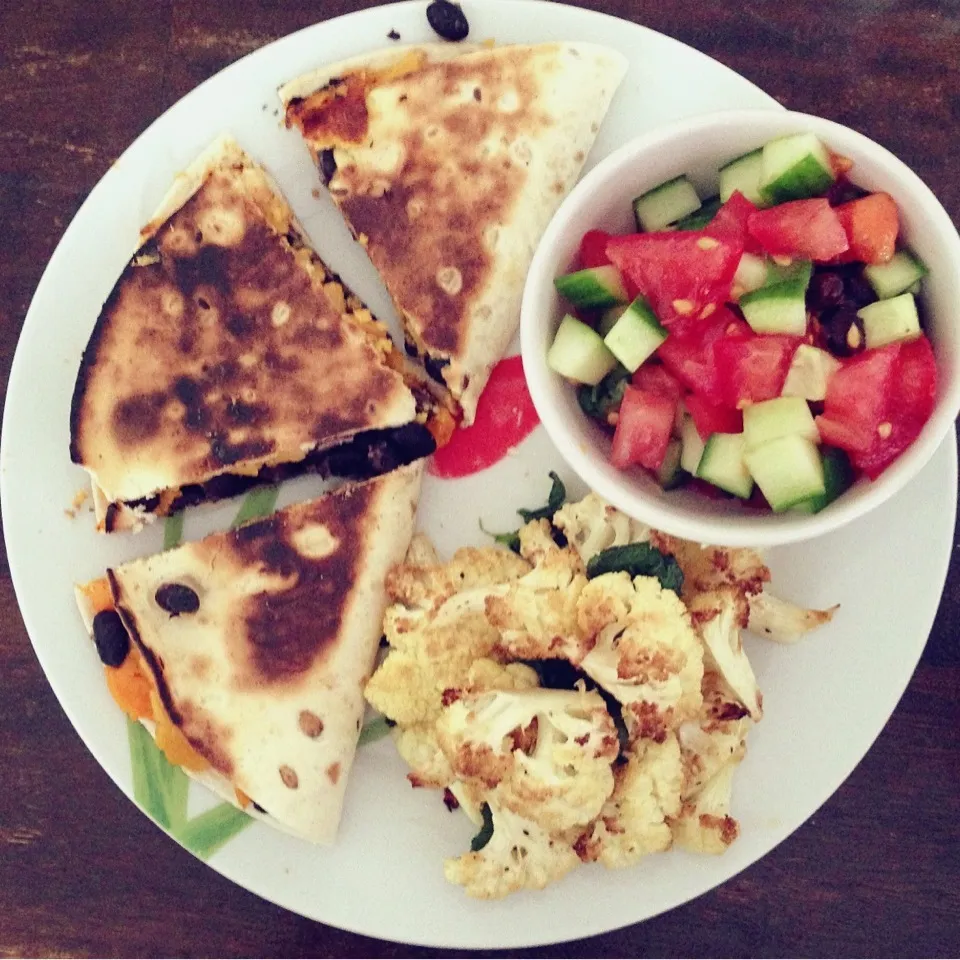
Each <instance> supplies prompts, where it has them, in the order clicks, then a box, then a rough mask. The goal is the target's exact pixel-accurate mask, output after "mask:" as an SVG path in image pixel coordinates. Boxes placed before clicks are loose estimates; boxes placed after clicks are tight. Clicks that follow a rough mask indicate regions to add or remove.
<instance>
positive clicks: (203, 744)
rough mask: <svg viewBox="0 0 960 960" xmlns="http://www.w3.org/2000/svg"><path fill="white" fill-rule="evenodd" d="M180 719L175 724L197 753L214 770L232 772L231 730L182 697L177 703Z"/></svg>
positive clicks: (227, 774)
mask: <svg viewBox="0 0 960 960" xmlns="http://www.w3.org/2000/svg"><path fill="white" fill-rule="evenodd" d="M178 707H179V714H180V720H179V723H178V724H177V725H178V726H179V727H180V729H181V731H182V732H183V735H184V736H185V737H186V738H187V740H189V741H190V745H191V746H192V747H193V749H194V750H196V751H197V753H199V754H200V756H201V757H203V758H204V759H205V760H207V761H208V762H209V764H210V766H211V767H213V768H214V770H218V771H219V772H220V773H222V774H223V775H224V776H226V777H229V776H232V774H233V769H234V763H233V752H234V751H233V749H232V747H231V741H232V740H233V731H232V730H231V729H230V728H229V727H227V726H224V725H223V724H220V723H218V722H217V721H215V720H214V719H213V717H212V716H211V715H210V714H209V713H208V712H207V711H206V710H204V709H203V708H202V707H200V706H199V705H197V704H196V703H194V702H193V701H192V700H188V699H184V700H181V701H180V703H179V704H178Z"/></svg>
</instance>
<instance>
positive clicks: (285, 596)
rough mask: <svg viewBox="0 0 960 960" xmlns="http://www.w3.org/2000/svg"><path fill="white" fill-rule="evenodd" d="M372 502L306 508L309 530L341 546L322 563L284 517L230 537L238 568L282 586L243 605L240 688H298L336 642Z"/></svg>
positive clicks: (350, 498) (364, 495) (357, 499)
mask: <svg viewBox="0 0 960 960" xmlns="http://www.w3.org/2000/svg"><path fill="white" fill-rule="evenodd" d="M373 495H374V494H373V493H372V492H371V488H370V487H369V486H361V487H357V488H354V489H352V490H351V491H349V492H347V491H344V492H342V493H338V494H337V495H335V496H332V497H328V498H326V499H324V500H321V501H318V502H315V503H313V504H309V505H307V506H305V508H304V509H305V510H306V513H305V514H304V517H303V520H304V523H305V525H310V524H319V525H322V526H323V527H325V528H326V530H327V531H328V532H329V534H330V536H331V537H332V538H333V539H334V540H335V541H336V546H335V548H334V549H333V550H331V551H330V552H327V553H325V555H323V556H306V555H304V553H303V552H302V551H301V550H298V549H297V547H296V545H295V543H294V542H293V536H292V534H293V532H294V531H292V530H291V529H290V518H289V517H288V516H287V515H282V514H275V515H273V516H272V517H268V518H266V519H265V520H261V521H258V522H257V523H253V524H249V525H248V526H246V527H243V528H241V529H239V530H236V531H233V532H231V534H230V535H229V537H228V539H227V544H228V546H227V549H229V550H230V551H231V552H232V553H233V554H235V556H236V559H237V561H238V562H239V563H240V564H242V565H243V566H244V567H245V568H249V567H254V568H259V569H261V570H263V571H264V573H265V574H267V575H268V576H271V577H273V578H276V579H278V580H279V581H280V582H281V583H282V585H281V586H279V587H278V588H276V589H274V590H270V589H268V590H265V591H262V592H259V593H255V594H253V595H250V596H247V597H246V598H244V600H243V603H242V608H241V612H240V623H241V624H242V630H241V634H242V635H241V636H238V637H237V639H236V640H235V643H236V644H237V645H238V648H237V649H235V651H234V652H235V662H236V663H237V675H238V682H239V683H241V684H243V685H251V686H263V685H273V684H289V683H295V682H296V680H297V678H298V677H299V676H300V675H301V674H303V673H305V672H307V671H308V670H310V669H311V668H312V667H313V666H314V665H315V664H316V663H317V661H318V659H319V658H323V657H324V656H326V654H327V653H328V651H329V650H330V648H331V646H332V644H334V643H335V642H336V641H337V640H338V639H339V637H338V634H339V632H340V629H341V626H342V620H343V617H344V614H345V609H346V603H347V601H348V599H349V597H350V594H351V591H352V588H353V584H354V582H355V579H356V574H357V562H358V555H359V551H360V550H362V549H363V547H362V544H363V543H364V542H365V541H366V540H367V539H368V537H369V535H370V534H369V531H368V530H367V529H366V526H367V524H368V522H372V521H370V519H369V516H368V509H369V506H370V498H371V497H372V496H373ZM301 532H302V530H301ZM316 719H317V720H318V721H319V718H316ZM314 728H315V727H314V726H311V729H314ZM301 729H303V724H302V715H301ZM320 729H321V730H322V724H320ZM308 735H309V734H308Z"/></svg>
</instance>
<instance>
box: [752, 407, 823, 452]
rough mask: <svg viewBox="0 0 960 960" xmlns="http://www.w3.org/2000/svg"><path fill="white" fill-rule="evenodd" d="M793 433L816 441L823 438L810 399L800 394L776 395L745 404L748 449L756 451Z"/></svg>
mask: <svg viewBox="0 0 960 960" xmlns="http://www.w3.org/2000/svg"><path fill="white" fill-rule="evenodd" d="M791 433H796V434H799V435H800V436H801V437H804V438H806V439H807V440H810V441H812V442H813V443H817V441H818V440H819V439H820V434H819V432H818V431H817V425H816V423H815V422H814V419H813V414H812V413H811V412H810V407H809V405H808V404H807V401H806V400H801V399H800V397H775V398H774V399H773V400H764V401H763V402H762V403H753V404H751V405H750V406H749V407H744V409H743V436H744V442H745V443H746V447H747V450H754V449H756V448H757V447H760V446H763V444H765V443H769V442H770V441H771V440H776V439H777V438H778V437H785V436H788V435H789V434H791Z"/></svg>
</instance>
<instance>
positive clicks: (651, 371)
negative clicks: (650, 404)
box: [630, 362, 683, 400]
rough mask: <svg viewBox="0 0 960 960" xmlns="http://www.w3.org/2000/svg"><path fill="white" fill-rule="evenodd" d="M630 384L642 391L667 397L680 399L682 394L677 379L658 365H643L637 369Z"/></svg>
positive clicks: (648, 363)
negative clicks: (650, 391) (649, 391)
mask: <svg viewBox="0 0 960 960" xmlns="http://www.w3.org/2000/svg"><path fill="white" fill-rule="evenodd" d="M630 382H631V383H632V384H633V385H634V386H635V387H640V388H641V389H642V390H652V391H653V392H655V393H662V394H664V395H665V396H668V397H674V398H676V399H677V400H679V399H680V394H681V393H682V392H683V389H682V387H681V386H680V384H679V383H678V382H677V378H676V377H675V376H674V375H673V374H672V373H671V372H670V371H669V370H668V369H667V368H666V367H665V366H663V364H660V363H650V362H647V363H644V364H641V365H640V366H639V367H637V369H636V371H635V372H634V374H633V376H632V377H631V378H630Z"/></svg>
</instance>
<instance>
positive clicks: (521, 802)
mask: <svg viewBox="0 0 960 960" xmlns="http://www.w3.org/2000/svg"><path fill="white" fill-rule="evenodd" d="M437 740H438V742H439V744H440V748H441V749H442V750H443V752H444V754H445V755H446V757H447V760H448V761H449V763H450V766H451V768H452V769H453V772H454V776H456V777H457V778H458V779H460V780H463V781H464V782H467V783H471V784H473V785H474V787H475V788H476V789H477V790H486V791H488V792H487V794H486V799H487V800H488V801H489V802H491V803H495V804H497V805H498V806H501V807H505V808H507V809H509V810H512V811H513V812H514V813H517V814H519V815H521V816H523V817H526V818H528V819H530V820H533V821H535V822H536V823H538V824H539V825H540V826H541V827H543V828H544V829H545V830H547V831H549V832H550V833H553V834H557V833H560V832H562V831H565V830H569V829H570V828H572V827H576V826H583V825H584V824H587V823H589V822H590V821H591V820H592V819H593V818H594V817H595V816H596V815H597V814H598V813H599V812H600V808H601V807H602V806H603V804H604V801H605V800H606V799H607V797H609V796H610V794H611V792H612V791H613V771H612V770H611V764H612V763H613V761H614V760H615V759H616V756H617V753H618V751H619V744H618V740H617V731H616V727H615V726H614V724H613V720H612V719H611V717H610V715H609V713H607V709H606V705H605V704H604V702H603V698H602V697H601V696H600V695H599V694H598V693H587V692H586V691H583V690H570V691H568V690H528V691H524V692H510V691H503V690H495V691H489V692H487V693H482V694H468V695H466V696H463V697H461V698H460V699H458V700H456V701H455V702H453V703H451V704H450V705H449V706H447V707H446V708H445V709H444V711H443V715H442V716H441V717H440V719H439V721H438V722H437Z"/></svg>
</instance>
